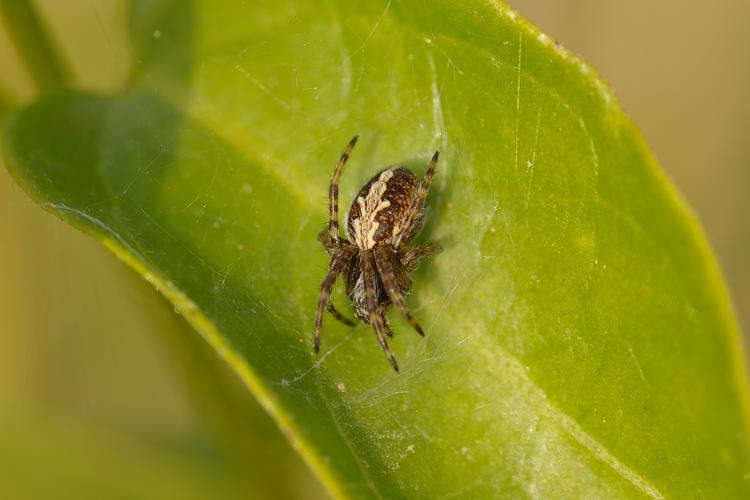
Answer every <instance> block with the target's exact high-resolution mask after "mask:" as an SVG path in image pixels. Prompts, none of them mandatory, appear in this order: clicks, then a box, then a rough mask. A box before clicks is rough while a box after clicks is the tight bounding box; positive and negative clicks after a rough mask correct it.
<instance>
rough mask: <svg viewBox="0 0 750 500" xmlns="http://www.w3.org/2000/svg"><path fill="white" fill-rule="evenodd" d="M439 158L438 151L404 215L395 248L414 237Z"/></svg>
mask: <svg viewBox="0 0 750 500" xmlns="http://www.w3.org/2000/svg"><path fill="white" fill-rule="evenodd" d="M439 156H440V152H438V151H435V154H434V155H432V160H430V164H429V165H428V166H427V173H426V174H425V175H424V178H423V179H422V183H421V184H420V185H419V188H418V189H417V194H416V195H415V196H414V199H413V200H412V201H411V203H410V204H409V208H408V209H407V211H406V214H405V215H404V222H403V224H401V227H400V228H399V231H398V233H397V234H398V236H396V240H395V241H394V242H393V246H394V247H395V248H398V247H399V245H400V244H401V240H402V239H403V238H404V237H405V236H414V235H413V234H412V233H413V229H414V227H413V226H414V224H415V223H417V222H418V221H419V215H420V213H421V212H422V208H423V207H424V202H425V199H426V198H427V191H429V189H430V183H431V182H432V176H433V175H434V174H435V167H437V162H438V157H439Z"/></svg>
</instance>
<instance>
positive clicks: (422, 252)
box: [401, 245, 442, 272]
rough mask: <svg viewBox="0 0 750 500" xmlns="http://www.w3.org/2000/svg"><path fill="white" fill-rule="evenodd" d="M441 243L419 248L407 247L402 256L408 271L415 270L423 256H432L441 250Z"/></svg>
mask: <svg viewBox="0 0 750 500" xmlns="http://www.w3.org/2000/svg"><path fill="white" fill-rule="evenodd" d="M441 250H442V248H440V246H439V245H427V246H423V247H417V248H407V250H406V251H405V252H404V253H403V255H402V256H401V263H402V264H403V266H404V269H406V271H407V272H411V271H414V270H415V269H416V268H417V265H418V264H419V261H420V260H422V259H423V258H425V257H427V256H430V255H432V254H434V253H438V252H439V251H441Z"/></svg>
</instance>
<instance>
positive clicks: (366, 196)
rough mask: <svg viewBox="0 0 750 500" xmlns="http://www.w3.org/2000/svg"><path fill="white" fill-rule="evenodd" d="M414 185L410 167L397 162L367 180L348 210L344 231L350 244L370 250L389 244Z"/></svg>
mask: <svg viewBox="0 0 750 500" xmlns="http://www.w3.org/2000/svg"><path fill="white" fill-rule="evenodd" d="M418 185H419V180H418V179H417V177H416V176H415V175H414V174H413V173H412V172H411V170H409V169H407V168H404V167H400V166H398V165H394V166H392V167H389V168H387V169H385V170H383V171H382V172H380V173H378V174H377V175H375V176H374V177H373V178H372V179H370V181H369V182H368V183H367V184H365V185H364V187H363V188H362V189H361V190H360V191H359V193H357V196H356V198H354V201H353V202H352V206H351V208H350V209H349V217H348V219H349V220H348V223H347V231H348V233H349V237H350V238H351V240H352V241H353V242H354V244H355V245H357V246H358V247H359V248H360V249H362V250H370V249H372V248H374V247H375V246H379V245H385V244H389V243H392V242H393V241H394V238H395V237H396V236H397V235H398V233H399V232H400V230H401V229H402V228H403V225H404V224H403V223H404V219H405V217H406V215H407V213H408V210H409V205H410V204H411V202H412V200H413V199H414V197H415V196H416V193H417V188H418ZM407 239H408V238H407Z"/></svg>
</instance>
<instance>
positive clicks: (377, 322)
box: [360, 250, 398, 373]
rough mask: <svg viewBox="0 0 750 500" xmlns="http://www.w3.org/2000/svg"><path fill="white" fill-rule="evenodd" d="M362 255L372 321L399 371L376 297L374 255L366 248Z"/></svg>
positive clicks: (368, 309) (368, 307)
mask: <svg viewBox="0 0 750 500" xmlns="http://www.w3.org/2000/svg"><path fill="white" fill-rule="evenodd" d="M360 255H361V266H362V279H363V281H364V285H365V303H366V304H367V311H368V312H369V313H370V323H371V324H372V327H373V329H374V330H375V335H376V337H377V338H378V343H379V344H380V348H381V349H383V352H384V353H385V357H386V358H388V361H389V362H390V363H391V366H392V367H393V369H394V370H396V373H398V364H397V363H396V358H394V357H393V353H392V352H391V349H390V347H388V342H387V341H386V339H385V336H386V335H387V333H386V329H385V325H384V324H383V319H382V317H381V316H380V314H379V312H378V302H377V297H376V295H377V294H376V292H377V289H376V287H377V283H376V281H375V280H376V279H377V278H376V276H375V270H374V269H373V265H372V260H373V255H372V252H371V251H370V250H365V251H363V252H362V253H361V254H360Z"/></svg>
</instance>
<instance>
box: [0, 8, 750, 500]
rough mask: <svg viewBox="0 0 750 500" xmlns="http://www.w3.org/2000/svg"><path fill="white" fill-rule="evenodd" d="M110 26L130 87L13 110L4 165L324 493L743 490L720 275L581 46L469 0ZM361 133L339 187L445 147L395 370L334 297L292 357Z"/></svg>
mask: <svg viewBox="0 0 750 500" xmlns="http://www.w3.org/2000/svg"><path fill="white" fill-rule="evenodd" d="M131 30H132V35H131V38H132V41H133V47H134V51H135V54H136V56H135V60H136V63H135V70H134V75H133V78H132V83H131V86H130V88H129V90H128V91H127V92H125V93H124V94H121V95H115V96H95V95H89V94H85V93H81V92H70V93H67V94H62V95H57V96H53V97H50V98H47V99H45V100H43V101H41V102H38V103H36V104H34V105H32V106H31V107H29V108H28V109H26V110H25V111H23V112H21V113H20V114H19V115H17V116H16V117H15V118H13V119H12V121H11V122H10V124H9V125H8V127H7V130H6V132H5V134H4V140H3V151H4V156H5V160H6V162H7V164H8V166H9V168H10V170H11V172H12V173H13V174H14V175H15V177H16V178H17V179H18V181H19V183H20V184H21V185H22V186H23V187H24V188H25V189H26V190H27V191H28V192H29V194H30V195H31V196H32V197H33V198H34V199H36V200H37V201H38V202H39V203H40V204H41V205H42V206H43V207H44V208H46V209H47V210H49V211H51V212H53V213H55V214H57V215H58V216H60V217H61V218H62V219H64V220H66V221H68V222H69V223H71V224H73V225H75V226H76V227H79V228H81V229H82V230H84V231H86V232H88V233H90V234H92V235H93V236H95V237H96V238H98V239H100V240H101V241H102V242H103V243H104V244H105V245H106V246H107V247H108V248H110V249H111V250H112V251H114V252H115V253H116V254H117V255H118V256H119V257H120V258H122V259H123V260H125V261H126V262H127V263H129V264H130V265H131V266H132V267H133V268H134V269H135V270H137V271H138V272H139V273H141V274H142V275H143V276H144V277H145V278H146V279H147V280H148V281H150V282H151V283H153V284H154V285H155V286H156V287H157V289H159V290H160V291H161V292H162V293H163V294H164V295H166V296H167V297H168V298H169V299H170V300H171V301H172V302H173V303H174V305H175V307H176V308H177V309H178V310H179V311H180V312H181V313H182V314H183V315H184V316H185V317H186V318H187V320H188V321H190V322H191V324H192V325H193V326H194V327H195V328H196V329H197V330H198V331H199V332H200V333H201V334H202V335H203V337H204V338H205V339H206V340H207V341H208V342H209V343H210V344H211V345H212V346H213V347H214V348H215V349H216V351H217V352H218V353H219V354H220V355H221V356H222V357H223V358H224V359H225V360H226V361H227V362H228V363H229V364H230V366H231V367H232V368H233V369H234V370H235V371H236V372H237V373H238V374H239V375H240V377H241V378H242V380H243V381H244V382H245V384H246V385H247V386H248V387H249V388H250V390H252V392H253V393H254V394H255V395H256V396H257V397H258V399H259V400H260V402H261V404H262V405H263V406H264V407H265V408H266V409H267V410H268V411H269V412H270V414H271V415H272V416H273V418H274V419H276V421H277V423H278V424H279V425H280V426H281V428H282V430H283V431H284V432H285V433H286V435H287V437H288V438H289V440H290V441H291V443H292V444H293V445H294V446H295V447H296V448H297V449H298V450H299V451H300V453H301V454H302V455H303V456H304V457H305V458H306V459H307V460H308V461H309V463H310V464H311V465H312V466H313V468H314V469H315V470H316V471H317V472H318V474H319V475H320V477H321V478H322V479H323V481H324V482H325V484H326V485H327V487H328V488H329V489H330V491H331V492H332V493H334V494H336V495H348V496H356V497H383V498H403V497H414V498H417V497H421V498H434V497H437V496H445V497H451V496H471V497H482V496H485V497H489V498H496V497H502V496H507V497H517V496H541V497H550V496H553V497H581V496H587V497H604V498H616V497H637V496H645V497H656V498H660V497H667V496H670V497H678V498H679V497H685V496H711V497H741V496H746V495H747V494H748V493H749V491H748V490H749V489H750V486H749V485H748V481H746V480H745V479H744V478H743V474H744V473H746V472H747V471H748V470H750V453H748V450H749V449H750V448H748V434H747V429H748V398H747V395H748V392H747V386H746V382H745V372H744V366H743V361H742V359H743V357H742V356H743V355H742V350H741V345H740V337H739V334H738V331H737V327H736V324H735V320H734V318H733V315H732V312H731V309H730V306H729V301H728V298H727V295H726V291H725V288H724V285H723V283H722V281H721V278H720V275H719V272H718V270H717V266H716V264H715V262H714V259H713V257H712V255H711V253H710V251H709V249H708V247H707V245H706V242H705V239H704V236H703V235H702V232H701V231H700V229H699V228H698V226H697V224H696V222H695V221H694V219H693V217H692V216H691V215H690V214H689V212H688V211H687V210H686V208H685V206H684V204H683V202H682V201H681V200H680V199H679V197H678V196H677V195H676V193H675V192H674V190H673V188H672V187H671V186H670V185H669V184H668V182H667V181H666V179H665V177H664V175H663V174H662V173H661V172H660V170H659V168H658V166H657V165H656V163H655V161H654V160H653V158H652V156H651V154H650V153H649V152H648V150H647V149H646V147H645V145H644V143H643V141H642V139H641V137H640V135H639V134H638V132H637V130H636V129H635V127H634V126H633V125H632V124H631V123H630V122H629V121H628V119H627V118H626V117H625V116H624V114H623V113H622V111H621V110H620V108H619V105H618V104H617V102H616V100H615V99H614V97H613V96H612V94H611V91H610V90H609V89H608V88H607V86H606V85H605V84H604V83H603V82H602V81H601V79H600V78H599V77H598V76H597V75H596V74H595V73H594V72H593V70H591V69H590V68H589V67H588V66H586V65H585V64H583V63H582V62H580V61H579V60H578V59H576V58H575V57H573V56H572V55H571V54H570V53H569V52H567V51H565V50H564V49H561V48H560V47H558V46H557V45H555V44H554V43H553V42H552V41H550V40H549V39H548V38H547V37H546V36H544V35H543V34H541V33H539V32H538V31H537V30H536V29H535V28H533V27H531V26H530V25H529V24H528V23H526V22H525V21H523V20H521V19H520V18H518V17H517V16H516V15H515V13H514V12H512V11H510V10H509V9H508V8H507V7H506V6H505V5H503V4H501V3H499V2H494V1H490V0H462V1H455V0H452V1H447V0H446V1H435V2H429V3H428V4H426V3H424V2H414V1H403V2H391V1H387V2H386V1H378V2H372V1H371V2H364V1H354V2H353V1H348V2H344V1H339V0H332V1H330V2H325V3H322V4H321V3H320V2H312V1H304V0H297V1H293V2H277V1H273V2H272V1H270V0H257V1H255V2H252V4H248V3H246V2H241V1H239V0H237V1H228V2H222V3H221V4H219V5H217V4H216V3H215V2H208V1H201V0H195V1H193V2H191V3H189V4H188V3H185V2H177V1H174V2H172V1H168V0H162V1H160V2H135V4H134V8H133V11H132V22H131ZM51 124H52V126H51ZM356 133H358V134H360V138H361V139H360V145H358V146H357V149H356V150H355V151H354V153H353V155H352V159H351V160H350V162H349V164H348V165H347V170H346V172H345V174H344V178H343V180H342V185H341V193H342V196H343V200H342V206H346V204H347V203H349V202H350V200H351V197H352V195H353V194H354V193H355V192H356V190H357V189H358V188H359V187H360V186H361V185H362V184H363V183H364V182H365V181H366V180H367V179H368V178H370V177H371V176H372V175H373V174H374V173H375V172H377V171H378V170H379V169H381V168H382V167H384V166H385V165H388V164H391V163H402V164H404V165H406V166H408V167H410V168H412V169H413V170H415V171H416V172H417V173H418V175H421V174H422V173H423V172H424V169H425V167H426V164H427V162H428V160H429V157H430V155H431V154H432V152H433V151H434V150H435V149H440V151H441V154H442V155H441V160H440V164H439V166H438V171H437V174H436V179H435V182H434V184H433V189H432V192H431V195H430V197H429V198H428V207H429V221H428V224H427V227H426V229H425V231H424V234H423V235H422V237H421V241H431V242H436V243H439V244H440V245H442V246H443V248H444V251H443V252H442V253H441V254H439V255H437V256H436V257H434V258H433V259H431V260H430V261H429V262H428V263H426V264H425V265H423V267H422V268H421V269H420V270H419V271H418V272H417V273H416V274H415V275H414V278H415V286H414V291H415V293H414V295H413V296H412V297H411V298H410V299H409V303H410V305H411V307H412V308H413V309H414V310H415V311H416V314H417V316H418V318H419V319H420V321H421V322H422V324H423V326H425V329H426V330H427V337H426V338H425V339H422V338H420V337H419V336H417V335H416V334H414V333H413V332H412V331H410V330H409V328H408V325H407V324H406V323H405V322H404V321H402V320H401V319H400V318H398V317H397V316H398V315H397V313H392V314H391V319H392V321H393V325H394V330H395V331H396V332H397V334H396V337H395V338H394V340H393V341H392V348H393V351H394V352H395V354H396V356H397V358H398V360H399V362H400V364H401V366H402V373H401V374H400V375H396V374H394V373H392V372H391V370H390V369H389V367H388V364H387V362H386V361H385V358H384V357H383V355H382V353H381V352H380V350H379V348H378V347H377V344H376V342H375V338H374V335H373V333H372V331H371V330H370V328H369V327H367V326H365V325H359V326H357V327H356V328H353V329H348V328H346V327H344V326H343V325H340V324H337V323H336V322H335V321H333V320H332V318H330V317H327V318H326V323H325V326H324V332H323V348H322V352H321V355H320V356H315V355H314V354H313V353H312V345H311V330H312V321H313V316H314V308H315V304H316V298H317V292H318V285H319V282H320V280H321V279H322V277H323V274H324V273H325V269H326V265H327V259H326V254H325V253H324V252H323V250H322V249H321V248H320V246H319V244H318V243H317V241H316V235H317V232H318V231H319V230H320V228H321V227H322V225H323V224H324V223H325V220H326V193H327V186H328V180H329V177H330V174H331V171H332V168H333V165H334V163H335V161H336V159H337V157H338V155H339V154H340V152H341V150H342V148H343V146H344V145H345V143H346V141H347V140H348V139H349V138H350V137H351V136H352V135H354V134H356ZM334 298H335V300H336V301H337V303H338V304H339V307H340V308H342V309H344V310H345V311H346V310H347V309H345V308H344V300H343V297H342V296H341V295H335V296H334Z"/></svg>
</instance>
